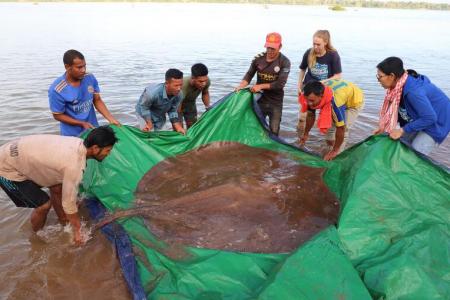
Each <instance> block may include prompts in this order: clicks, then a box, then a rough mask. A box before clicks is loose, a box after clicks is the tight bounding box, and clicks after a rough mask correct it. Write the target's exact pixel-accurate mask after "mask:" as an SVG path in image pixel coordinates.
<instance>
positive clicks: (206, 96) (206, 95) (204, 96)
mask: <svg viewBox="0 0 450 300" xmlns="http://www.w3.org/2000/svg"><path fill="white" fill-rule="evenodd" d="M209 100H210V99H209V89H204V90H203V91H202V101H203V104H204V105H205V108H209V105H210V104H209Z"/></svg>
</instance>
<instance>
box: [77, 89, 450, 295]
mask: <svg viewBox="0 0 450 300" xmlns="http://www.w3.org/2000/svg"><path fill="white" fill-rule="evenodd" d="M253 105H254V103H253V96H252V94H251V93H250V92H249V91H248V90H243V91H240V92H239V93H232V94H230V95H229V96H227V97H226V98H225V99H223V100H222V101H220V102H219V103H217V104H216V106H215V107H214V108H213V109H211V110H210V111H208V112H207V113H205V114H204V115H203V116H202V117H201V118H200V120H199V121H198V123H196V124H195V125H194V126H193V127H192V128H190V129H189V130H188V132H187V134H186V136H182V135H180V134H178V133H175V132H151V133H143V132H140V131H139V130H138V129H135V128H131V127H128V126H122V127H114V130H115V131H116V134H117V136H118V138H119V139H120V141H119V143H118V144H117V145H116V146H115V147H114V150H113V151H112V153H111V155H110V156H109V157H107V158H106V159H105V161H104V162H103V163H101V164H99V163H97V162H95V161H89V163H88V168H87V170H86V172H85V175H84V178H83V188H84V190H85V191H86V192H88V193H89V194H92V195H94V196H95V197H97V198H98V199H99V200H100V201H101V202H102V203H103V205H104V206H105V207H106V208H107V209H108V210H110V211H111V212H114V211H115V210H117V209H126V208H130V207H131V206H132V205H133V201H134V194H133V193H134V190H135V188H136V186H137V184H138V182H139V180H140V179H141V177H142V176H143V175H144V174H145V173H146V172H148V171H149V169H151V168H152V167H153V166H155V165H156V164H157V163H158V162H160V161H162V160H164V159H166V158H167V157H171V156H176V155H179V154H182V153H185V152H187V151H190V150H192V149H195V148H198V147H199V146H201V145H205V144H208V143H212V142H217V141H231V142H239V143H242V144H245V145H248V146H251V147H260V148H265V149H268V150H273V151H278V152H281V153H284V154H286V155H288V156H289V157H291V158H292V159H293V160H296V161H298V163H299V164H304V165H308V166H312V167H324V168H326V169H327V171H326V173H325V175H324V180H325V182H326V183H327V185H328V186H329V187H330V189H331V190H332V191H333V192H334V193H335V194H336V195H337V196H338V198H339V199H340V201H341V214H340V218H339V221H338V224H337V228H336V227H334V226H332V227H329V228H328V229H326V230H324V231H322V232H321V233H319V234H318V235H316V236H315V237H314V238H312V239H311V240H310V241H308V242H307V243H305V244H303V245H302V246H301V247H300V248H299V249H297V250H296V251H294V252H292V253H289V254H255V253H238V252H226V251H218V250H211V249H199V248H193V247H186V249H185V251H187V253H189V254H190V255H189V256H188V257H187V258H186V257H184V258H182V259H180V258H176V257H174V256H173V255H170V253H168V252H167V251H166V250H167V249H166V246H165V245H164V244H163V243H162V242H160V241H158V240H157V239H156V238H155V237H154V236H153V235H152V233H151V232H149V231H148V230H147V227H146V226H145V222H144V221H143V219H141V218H140V217H133V218H128V219H121V220H120V221H118V222H119V223H120V224H121V225H122V226H123V227H124V228H125V230H126V232H127V233H128V235H129V237H130V239H131V241H132V243H133V251H134V254H135V257H136V261H137V264H138V268H139V274H140V278H141V282H142V284H143V285H144V288H145V291H146V293H147V298H148V299H283V300H284V299H371V298H374V299H450V254H449V252H450V251H449V250H450V236H449V232H450V230H449V224H450V180H449V179H450V173H449V172H448V171H447V170H445V169H443V168H441V167H439V166H436V165H434V164H433V163H431V162H430V161H428V160H426V159H423V158H421V157H419V156H417V155H416V153H415V152H413V151H412V150H410V149H409V148H408V147H406V146H404V145H403V144H401V143H400V142H395V141H392V140H390V139H389V138H387V137H385V136H377V137H372V138H370V139H368V140H367V141H365V142H363V143H361V144H359V145H356V146H354V147H352V148H351V149H349V150H347V151H345V152H344V153H342V154H341V155H340V156H338V157H337V158H336V159H335V160H334V161H332V162H325V161H323V160H322V159H320V158H319V157H317V156H314V155H311V154H308V153H305V152H302V151H300V150H298V149H297V148H295V147H292V146H290V145H286V144H283V143H280V142H277V141H276V140H274V139H272V138H271V137H270V136H269V134H268V132H267V131H266V130H265V129H264V127H263V126H262V125H261V122H260V121H259V118H258V117H257V114H256V113H255V111H254V109H253ZM205 201H207V199H205Z"/></svg>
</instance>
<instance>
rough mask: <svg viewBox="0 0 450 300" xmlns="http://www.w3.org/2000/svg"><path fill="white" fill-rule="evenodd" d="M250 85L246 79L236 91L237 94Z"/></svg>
mask: <svg viewBox="0 0 450 300" xmlns="http://www.w3.org/2000/svg"><path fill="white" fill-rule="evenodd" d="M247 85H248V81H247V80H245V79H242V81H241V83H239V85H238V86H237V87H236V88H235V89H234V90H235V91H236V92H237V91H239V90H241V89H243V88H245V87H246V86H247Z"/></svg>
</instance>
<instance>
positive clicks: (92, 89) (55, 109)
mask: <svg viewBox="0 0 450 300" xmlns="http://www.w3.org/2000/svg"><path fill="white" fill-rule="evenodd" d="M99 92H100V88H99V87H98V82H97V79H96V78H95V76H94V75H92V74H86V75H85V76H84V78H83V79H82V80H81V83H80V86H79V87H73V86H71V85H70V84H69V83H68V82H67V81H66V73H64V74H63V75H62V76H60V77H58V78H57V79H56V80H55V81H54V82H53V84H52V85H51V86H50V88H49V89H48V100H49V104H50V110H51V112H52V113H55V114H58V113H60V114H66V115H68V116H69V117H72V118H74V119H76V120H80V121H84V122H89V123H91V124H92V125H94V126H98V121H97V117H96V116H95V109H94V105H93V101H94V94H95V93H99ZM60 130H61V135H65V136H79V135H80V133H82V132H83V131H84V128H83V127H82V126H74V125H69V124H67V123H64V122H60Z"/></svg>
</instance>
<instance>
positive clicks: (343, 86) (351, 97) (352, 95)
mask: <svg viewBox="0 0 450 300" xmlns="http://www.w3.org/2000/svg"><path fill="white" fill-rule="evenodd" d="M324 84H325V85H326V86H329V87H330V88H331V89H332V90H333V96H334V101H335V103H336V105H337V106H338V107H340V106H343V105H345V106H347V108H360V107H361V106H363V104H364V94H363V92H362V90H361V89H360V88H359V87H357V86H356V85H355V84H353V83H351V82H350V81H347V80H343V79H331V80H328V81H326V82H325V83H324Z"/></svg>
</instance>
